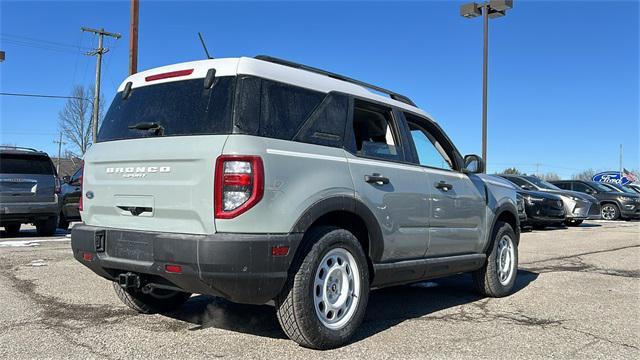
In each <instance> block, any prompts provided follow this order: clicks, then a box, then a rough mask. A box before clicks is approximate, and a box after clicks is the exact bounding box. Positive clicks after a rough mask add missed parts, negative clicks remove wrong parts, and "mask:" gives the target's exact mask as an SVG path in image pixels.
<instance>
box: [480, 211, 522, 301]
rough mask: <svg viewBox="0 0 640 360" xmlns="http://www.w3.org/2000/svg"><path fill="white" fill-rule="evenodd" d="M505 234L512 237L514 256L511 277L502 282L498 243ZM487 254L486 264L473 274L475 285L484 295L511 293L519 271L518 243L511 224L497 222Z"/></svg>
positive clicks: (496, 295)
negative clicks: (499, 273) (499, 269)
mask: <svg viewBox="0 0 640 360" xmlns="http://www.w3.org/2000/svg"><path fill="white" fill-rule="evenodd" d="M505 236H506V237H509V238H510V239H511V243H512V248H513V257H512V261H511V265H512V266H511V274H510V277H509V279H508V281H506V282H505V283H501V282H500V280H499V277H498V256H499V255H498V244H499V242H500V240H501V239H503V237H505ZM487 255H488V256H487V261H486V263H485V264H484V266H483V267H482V268H480V269H478V270H476V271H474V272H473V274H472V276H473V284H474V287H475V288H476V290H477V291H478V292H479V293H480V294H482V295H484V296H490V297H503V296H507V295H509V294H511V291H512V290H513V285H514V284H515V282H516V276H517V273H518V243H517V238H516V234H515V232H514V231H513V228H512V227H511V225H509V224H508V223H506V222H502V221H499V222H497V223H496V225H495V229H494V230H493V236H492V238H491V244H490V246H489V252H488V254H487ZM505 280H507V279H505Z"/></svg>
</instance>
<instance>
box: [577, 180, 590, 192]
mask: <svg viewBox="0 0 640 360" xmlns="http://www.w3.org/2000/svg"><path fill="white" fill-rule="evenodd" d="M573 191H579V192H581V193H589V192H592V190H591V189H590V188H589V187H588V186H587V185H585V184H583V183H579V182H577V183H573Z"/></svg>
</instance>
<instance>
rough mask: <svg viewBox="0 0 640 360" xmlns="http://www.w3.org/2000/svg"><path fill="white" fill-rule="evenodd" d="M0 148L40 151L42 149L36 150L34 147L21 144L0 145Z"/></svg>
mask: <svg viewBox="0 0 640 360" xmlns="http://www.w3.org/2000/svg"><path fill="white" fill-rule="evenodd" d="M0 149H13V150H27V151H33V152H42V151H39V150H36V149H34V148H29V147H22V146H11V145H0Z"/></svg>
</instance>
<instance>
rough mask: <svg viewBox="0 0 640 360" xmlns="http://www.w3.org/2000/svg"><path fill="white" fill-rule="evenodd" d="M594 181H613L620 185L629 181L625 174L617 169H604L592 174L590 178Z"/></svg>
mask: <svg viewBox="0 0 640 360" xmlns="http://www.w3.org/2000/svg"><path fill="white" fill-rule="evenodd" d="M592 180H593V181H595V182H604V183H614V184H620V185H626V184H628V183H630V182H632V181H630V180H629V179H628V178H627V177H626V176H623V175H621V174H620V172H619V171H604V172H601V173H597V174H595V175H593V178H592Z"/></svg>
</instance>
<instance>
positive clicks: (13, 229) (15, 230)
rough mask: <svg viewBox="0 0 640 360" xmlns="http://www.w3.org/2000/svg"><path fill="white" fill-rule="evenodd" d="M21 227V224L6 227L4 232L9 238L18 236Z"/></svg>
mask: <svg viewBox="0 0 640 360" xmlns="http://www.w3.org/2000/svg"><path fill="white" fill-rule="evenodd" d="M20 225H21V224H11V225H5V226H4V231H5V232H6V233H7V236H16V235H18V234H19V233H20Z"/></svg>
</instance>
